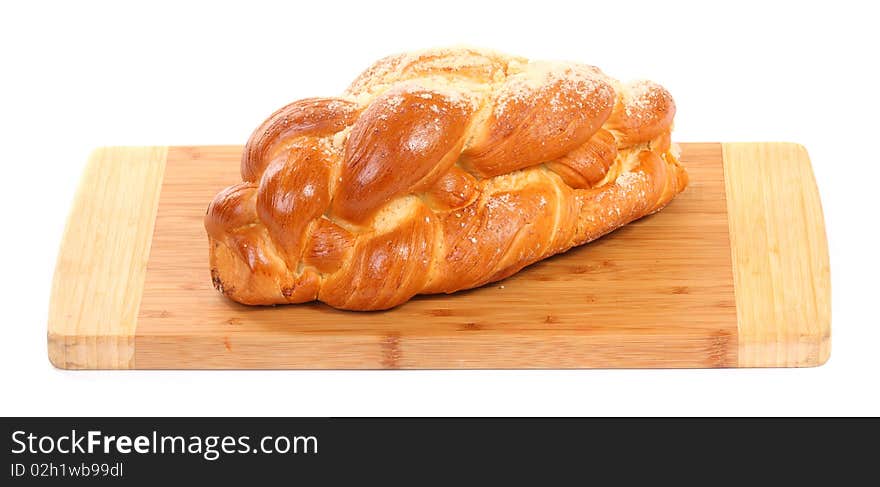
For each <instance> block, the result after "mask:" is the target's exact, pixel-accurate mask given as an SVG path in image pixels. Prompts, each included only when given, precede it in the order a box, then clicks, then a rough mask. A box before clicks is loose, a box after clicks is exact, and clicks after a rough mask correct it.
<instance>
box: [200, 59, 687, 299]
mask: <svg viewBox="0 0 880 487" xmlns="http://www.w3.org/2000/svg"><path fill="white" fill-rule="evenodd" d="M674 112H675V106H674V104H673V101H672V97H671V96H670V95H669V93H668V92H667V91H666V90H665V89H663V88H662V87H660V86H659V85H656V84H654V83H651V82H645V81H643V82H637V83H633V84H630V85H624V84H621V83H619V82H618V81H616V80H614V79H611V78H609V77H607V76H606V75H604V74H603V73H602V72H601V71H599V70H598V69H597V68H595V67H592V66H586V65H581V64H572V63H549V62H534V61H532V62H530V61H527V60H525V59H522V58H518V57H509V56H505V55H502V54H498V53H495V52H488V51H482V50H476V49H435V50H428V51H422V52H417V53H412V54H402V55H397V56H391V57H387V58H384V59H382V60H380V61H378V62H377V63H376V64H374V65H373V66H372V67H370V68H369V69H367V71H365V72H364V73H363V74H361V75H360V77H358V78H357V79H356V80H355V81H354V83H353V84H352V85H351V86H350V87H349V88H348V90H347V91H346V92H345V93H344V94H343V95H342V96H341V97H339V98H311V99H305V100H301V101H297V102H294V103H291V104H290V105H287V106H285V107H284V108H281V109H280V110H278V111H277V112H275V113H274V114H273V115H272V116H271V117H269V119H268V120H266V121H265V122H264V123H263V124H262V125H261V126H260V127H259V128H257V130H256V131H255V132H254V133H253V135H252V136H251V138H250V140H249V141H248V144H247V146H246V148H245V152H244V154H243V157H242V163H241V176H242V180H243V182H241V183H239V184H236V185H235V186H231V187H229V188H227V189H225V190H223V191H221V192H220V193H219V194H218V195H217V196H216V197H215V198H214V201H213V202H211V204H210V206H209V207H208V212H207V215H206V217H205V227H206V229H207V232H208V236H209V240H210V264H211V274H212V277H213V281H214V286H215V287H216V288H217V289H218V290H220V291H221V292H222V293H224V294H226V295H227V296H229V297H230V298H232V299H234V300H236V301H239V302H241V303H245V304H282V303H302V302H306V301H312V300H315V299H318V300H320V301H323V302H325V303H327V304H329V305H330V306H333V307H336V308H342V309H351V310H377V309H386V308H391V307H394V306H397V305H399V304H401V303H403V302H405V301H407V300H408V299H410V298H411V297H412V296H414V295H416V294H419V293H451V292H454V291H458V290H461V289H468V288H473V287H477V286H481V285H483V284H486V283H489V282H492V281H497V280H499V279H503V278H505V277H507V276H510V275H511V274H513V273H515V272H517V271H519V270H520V269H522V268H523V267H525V266H527V265H529V264H532V263H534V262H536V261H538V260H541V259H543V258H545V257H548V256H551V255H553V254H556V253H559V252H564V251H566V250H568V249H569V248H571V247H573V246H576V245H581V244H584V243H586V242H589V241H591V240H594V239H596V238H598V237H600V236H602V235H604V234H606V233H608V232H610V231H612V230H614V229H616V228H618V227H620V226H621V225H625V224H626V223H628V222H631V221H633V220H635V219H637V218H640V217H642V216H644V215H647V214H650V213H653V212H655V211H657V210H659V209H660V208H662V207H663V206H664V205H666V204H667V203H668V202H669V201H670V200H671V199H672V198H673V197H674V196H675V195H676V194H677V193H679V192H680V191H682V190H683V189H684V187H685V185H686V184H687V174H686V173H685V171H684V169H683V168H682V167H681V166H680V165H679V161H678V157H677V152H676V150H675V148H674V147H672V146H671V144H670V138H669V136H670V130H671V127H672V118H673V115H674Z"/></svg>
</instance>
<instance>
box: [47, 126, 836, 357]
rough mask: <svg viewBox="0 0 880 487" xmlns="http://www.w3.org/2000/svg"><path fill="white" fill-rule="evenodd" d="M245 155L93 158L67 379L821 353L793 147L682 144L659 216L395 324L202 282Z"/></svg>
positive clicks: (80, 201) (52, 328) (824, 303)
mask: <svg viewBox="0 0 880 487" xmlns="http://www.w3.org/2000/svg"><path fill="white" fill-rule="evenodd" d="M240 152H241V147H239V146H204V147H202V146H200V147H113V148H103V149H98V150H96V151H95V152H94V153H93V154H92V156H91V159H90V160H89V163H88V167H87V169H86V171H85V174H84V176H83V179H82V182H81V185H80V188H79V191H78V193H77V196H76V198H75V200H74V203H73V209H72V211H71V213H70V217H69V221H68V224H67V229H66V231H65V234H64V238H63V241H62V244H61V250H60V252H59V256H58V263H57V268H56V271H55V278H54V281H53V285H52V297H51V303H50V309H49V329H48V345H49V359H50V360H51V362H52V363H53V364H54V365H55V366H57V367H61V368H70V369H133V368H137V369H167V368H170V369H217V368H220V369H299V368H304V369H362V368H365V369H380V368H388V369H396V368H582V367H583V368H589V367H608V368H620V367H627V368H628V367H652V368H653V367H662V368H666V367H801V366H815V365H820V364H822V363H824V362H825V361H826V360H827V359H828V356H829V353H830V320H831V308H830V287H829V266H828V249H827V243H826V239H825V228H824V223H823V218H822V209H821V205H820V202H819V194H818V191H817V189H816V183H815V181H814V178H813V174H812V169H811V167H810V161H809V158H808V157H807V153H806V151H805V150H804V148H803V147H802V146H800V145H796V144H788V143H756V144H742V143H739V144H717V143H707V144H682V159H683V162H684V165H685V166H686V167H687V169H688V171H689V173H690V179H691V184H690V186H689V187H688V189H687V190H686V191H685V192H684V193H683V194H681V195H679V196H678V197H677V198H676V199H675V200H674V201H673V202H672V203H671V204H670V205H669V206H668V207H667V208H666V209H664V210H663V211H662V212H660V213H658V214H656V215H653V216H650V217H646V218H644V219H642V220H640V221H637V222H634V223H632V224H630V225H628V226H626V227H623V228H621V229H619V230H617V231H616V232H614V233H612V234H610V235H608V236H606V237H604V238H602V239H600V240H598V241H596V242H594V243H591V244H588V245H586V246H583V247H580V248H576V249H572V250H570V251H569V252H567V253H565V254H563V255H559V256H556V257H553V258H550V259H547V260H545V261H542V262H539V263H537V264H534V265H532V266H530V267H528V268H526V269H524V270H523V271H521V272H519V273H518V274H516V275H514V276H513V277H511V278H508V279H506V280H504V281H501V282H498V283H495V284H491V285H487V286H485V287H482V288H479V289H476V290H471V291H466V292H459V293H456V294H452V295H435V296H420V297H417V298H415V299H413V300H412V301H410V302H408V303H406V304H404V305H403V306H400V307H398V308H396V309H393V310H390V311H382V312H350V311H338V310H334V309H332V308H329V307H327V306H325V305H322V304H306V305H291V306H279V307H247V306H243V305H239V304H237V303H234V302H232V301H229V300H227V299H226V298H224V297H223V296H221V295H220V294H219V293H217V292H216V291H215V290H214V289H213V288H212V286H211V276H210V273H209V270H208V244H207V239H206V236H205V231H204V228H203V226H202V217H203V216H204V214H205V208H206V207H207V204H208V202H209V201H211V199H212V198H213V197H214V195H215V194H216V193H217V191H219V190H220V189H221V188H223V187H225V186H228V185H230V184H233V183H236V182H238V181H239V174H238V168H239V157H240Z"/></svg>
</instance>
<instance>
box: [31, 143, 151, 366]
mask: <svg viewBox="0 0 880 487" xmlns="http://www.w3.org/2000/svg"><path fill="white" fill-rule="evenodd" d="M167 154H168V148H167V147H105V148H99V149H96V150H95V151H93V152H92V154H91V155H90V157H89V161H88V164H87V166H86V169H85V171H84V173H83V176H82V179H81V180H80V183H79V188H78V189H77V192H76V196H75V197H74V200H73V205H72V207H71V211H70V214H69V216H68V219H67V226H66V228H65V230H64V234H63V237H62V239H61V247H60V250H59V252H58V260H57V263H56V266H55V276H54V278H53V280H52V294H51V298H50V302H49V326H48V347H49V360H50V361H51V362H52V364H53V365H55V366H56V367H58V368H62V369H132V368H134V367H135V363H134V357H135V354H134V336H135V328H136V327H137V315H138V308H139V307H140V303H141V296H142V294H143V286H144V278H145V276H146V270H147V260H148V259H149V256H150V244H151V242H152V236H153V225H154V223H155V220H156V209H157V207H158V204H159V193H160V191H161V187H162V179H163V175H164V172H165V161H166V158H167Z"/></svg>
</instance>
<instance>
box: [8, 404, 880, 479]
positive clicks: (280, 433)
mask: <svg viewBox="0 0 880 487" xmlns="http://www.w3.org/2000/svg"><path fill="white" fill-rule="evenodd" d="M2 422H3V425H4V429H3V431H4V433H5V435H6V447H5V455H6V462H5V465H4V466H3V468H5V469H6V473H5V474H4V477H5V478H6V479H8V482H3V485H32V484H40V485H44V484H46V483H53V484H54V483H61V484H65V483H69V482H72V481H76V482H80V483H81V482H87V483H94V482H100V483H104V482H112V483H114V484H127V483H129V482H137V483H140V482H157V481H165V482H168V481H171V482H174V484H175V485H176V484H177V483H179V482H184V481H197V482H199V485H204V482H209V481H218V482H222V485H225V484H227V483H229V482H250V481H253V480H254V479H274V480H277V481H284V482H285V484H297V483H301V482H306V481H308V482H309V483H307V484H304V485H314V483H316V482H317V483H331V484H338V483H340V482H342V481H346V482H348V481H352V480H355V481H361V482H362V483H367V484H368V485H371V484H373V483H376V482H383V481H384V482H386V483H389V482H391V481H392V480H394V481H395V482H391V483H397V482H396V481H399V480H404V479H406V480H409V481H410V482H404V483H408V484H409V485H420V484H422V483H434V482H436V481H437V480H438V479H440V478H445V479H448V480H454V479H459V480H462V479H469V480H473V479H475V478H477V477H482V478H486V479H495V480H498V479H500V478H503V477H512V478H519V479H522V478H524V476H538V477H537V478H540V479H543V480H544V481H545V482H542V483H541V484H540V485H546V484H547V482H550V483H558V482H561V481H565V480H566V479H570V480H571V479H577V478H580V479H581V480H583V481H584V482H586V483H592V481H593V480H596V479H598V477H597V475H599V476H601V475H612V476H614V477H613V478H616V479H617V480H619V481H624V482H625V483H626V481H629V480H634V479H635V478H637V477H643V478H644V477H645V476H647V477H648V478H652V479H654V480H657V479H659V478H661V477H663V478H680V477H681V476H682V475H687V474H694V473H695V472H697V471H705V470H706V469H709V470H711V471H714V472H716V473H718V474H719V475H720V474H722V473H723V475H725V478H732V477H735V476H737V475H744V477H743V478H748V476H749V475H752V472H758V471H763V472H764V475H773V474H774V473H775V474H776V475H780V478H781V479H784V480H786V482H787V484H788V483H790V482H791V481H793V479H794V478H795V477H793V475H794V476H797V475H805V476H806V477H808V478H809V479H810V480H816V479H817V478H818V477H817V476H819V475H821V470H822V468H823V466H827V465H828V462H829V459H830V458H832V457H839V459H840V460H841V461H843V462H844V465H845V466H846V467H847V468H848V469H849V470H847V472H849V473H852V472H853V471H855V470H854V469H864V468H868V467H871V468H873V465H874V464H875V462H877V459H878V458H880V456H878V448H877V447H876V439H877V438H878V433H880V420H877V419H500V418H493V419H476V418H467V419H429V418H412V419H410V418H403V419H384V418H371V419H354V418H352V419H349V418H324V419H322V418H8V419H3V420H2ZM854 445H867V447H861V448H857V447H854ZM404 474H405V475H404ZM413 474H415V475H416V476H415V477H413V476H412V475H413ZM874 477H876V474H874ZM762 479H766V477H762ZM865 480H866V481H867V480H868V479H867V478H866V479H865ZM466 483H471V482H466ZM578 483H583V482H578ZM869 483H870V482H869Z"/></svg>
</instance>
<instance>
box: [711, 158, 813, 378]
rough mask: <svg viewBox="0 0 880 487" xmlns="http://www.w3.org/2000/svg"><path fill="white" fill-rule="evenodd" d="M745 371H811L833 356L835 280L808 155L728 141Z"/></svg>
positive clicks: (728, 177)
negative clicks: (776, 368)
mask: <svg viewBox="0 0 880 487" xmlns="http://www.w3.org/2000/svg"><path fill="white" fill-rule="evenodd" d="M722 151H723V155H724V161H723V164H724V179H725V189H726V191H725V192H726V195H727V210H728V222H729V225H730V246H731V253H732V260H733V276H734V288H735V294H736V310H737V321H738V341H739V360H738V365H739V366H740V367H811V366H817V365H822V364H824V363H825V362H826V361H827V360H828V357H829V355H830V353H831V279H830V267H829V261H828V243H827V240H826V236H825V222H824V219H823V216H822V205H821V202H820V200H819V191H818V188H817V187H816V180H815V177H814V176H813V170H812V167H811V166H810V159H809V156H808V155H807V151H806V149H805V148H804V147H803V146H801V145H799V144H793V143H725V144H722Z"/></svg>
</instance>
